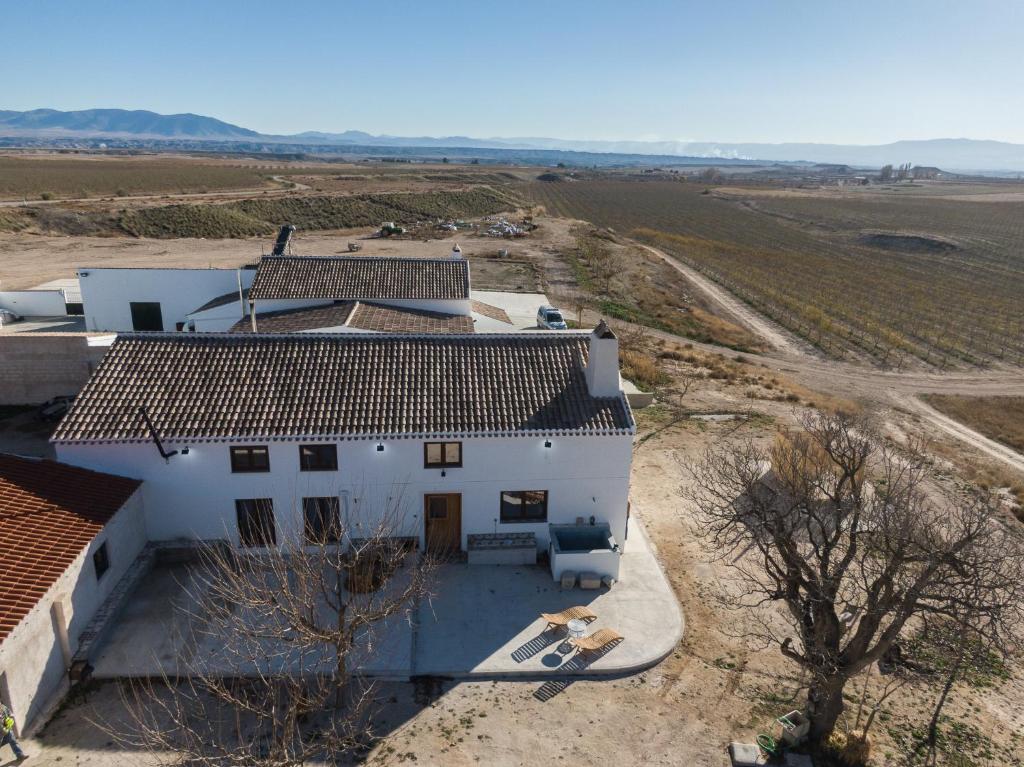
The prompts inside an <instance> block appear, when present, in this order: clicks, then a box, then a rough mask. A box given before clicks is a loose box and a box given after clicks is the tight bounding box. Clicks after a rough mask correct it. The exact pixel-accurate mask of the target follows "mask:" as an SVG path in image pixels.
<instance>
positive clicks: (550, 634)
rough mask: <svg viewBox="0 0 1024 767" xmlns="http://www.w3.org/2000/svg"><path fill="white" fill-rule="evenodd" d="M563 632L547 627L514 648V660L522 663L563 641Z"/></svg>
mask: <svg viewBox="0 0 1024 767" xmlns="http://www.w3.org/2000/svg"><path fill="white" fill-rule="evenodd" d="M561 633H562V632H561V631H559V630H558V629H545V630H544V631H542V632H540V633H539V634H538V635H537V636H535V637H534V638H533V639H530V640H529V641H527V642H525V643H524V644H521V645H520V646H519V647H517V648H516V649H515V650H513V651H512V660H514V661H515V662H516V663H522V662H523V661H525V660H529V659H530V658H532V657H533V656H534V655H537V654H538V653H541V652H543V651H544V650H546V649H547V648H548V647H550V646H551V645H552V644H554V643H555V642H558V641H561V640H562V639H563V637H561V636H560V635H561ZM545 665H547V664H545Z"/></svg>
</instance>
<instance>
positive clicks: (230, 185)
mask: <svg viewBox="0 0 1024 767" xmlns="http://www.w3.org/2000/svg"><path fill="white" fill-rule="evenodd" d="M272 186H275V185H274V184H273V183H272V182H271V181H270V177H269V174H268V173H266V172H264V171H261V170H260V169H259V168H257V167H254V166H249V165H244V164H240V163H226V162H218V161H214V160H207V161H203V160H199V159H195V158H190V157H182V156H177V155H175V156H152V157H96V156H68V155H27V156H15V155H0V200H20V199H29V200H38V199H41V198H43V197H44V196H45V198H47V199H49V198H53V199H59V198H62V197H64V198H83V197H104V196H129V195H141V194H160V193H172V194H185V193H202V192H213V191H224V190H231V189H258V188H261V187H267V188H270V187H272Z"/></svg>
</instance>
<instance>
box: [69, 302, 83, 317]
mask: <svg viewBox="0 0 1024 767" xmlns="http://www.w3.org/2000/svg"><path fill="white" fill-rule="evenodd" d="M64 312H65V313H66V314H67V315H68V316H69V317H80V316H81V315H83V314H85V304H83V303H81V302H80V301H71V302H65V304H64Z"/></svg>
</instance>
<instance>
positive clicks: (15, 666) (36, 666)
mask: <svg viewBox="0 0 1024 767" xmlns="http://www.w3.org/2000/svg"><path fill="white" fill-rule="evenodd" d="M104 541H106V542H107V551H108V553H109V556H110V568H109V569H108V570H107V571H106V573H104V575H103V577H102V578H100V579H99V580H98V581H97V579H96V571H95V569H94V567H93V561H92V555H93V552H94V551H95V550H96V549H97V548H99V546H100V545H102V544H103V542H104ZM145 545H146V529H145V519H144V512H143V494H142V490H141V488H140V489H139V490H136V491H135V493H134V494H133V495H132V496H131V498H129V499H128V501H127V502H126V503H125V504H124V506H122V507H121V509H120V511H118V512H117V514H115V515H114V517H113V518H112V519H111V520H110V522H108V523H107V525H106V526H105V527H104V528H103V530H102V531H101V532H100V533H99V535H97V536H96V538H95V539H93V541H92V543H91V544H90V545H89V546H88V547H87V548H86V549H85V550H84V551H82V552H81V553H80V554H79V555H78V557H77V558H76V559H75V561H74V562H73V563H72V564H71V566H69V567H68V568H67V570H65V572H64V575H62V576H61V577H60V579H59V580H58V581H57V582H56V583H55V584H54V585H53V586H52V587H51V588H50V589H49V591H47V592H46V595H45V596H44V597H43V598H42V599H41V600H40V601H39V603H38V604H37V605H36V606H35V607H34V608H33V609H32V611H31V612H30V613H29V614H28V615H27V616H26V617H25V618H24V619H22V621H21V623H19V624H18V625H17V626H16V627H15V629H14V631H12V632H11V634H10V636H8V637H7V639H5V640H4V642H3V644H0V672H2V673H3V674H5V675H6V677H7V689H8V692H9V694H10V697H11V700H10V702H11V705H12V707H13V710H14V718H15V720H16V721H17V724H18V727H19V728H20V731H21V732H25V731H26V730H27V729H31V728H33V726H34V725H37V724H41V722H37V721H35V720H36V719H37V717H39V715H40V714H43V713H45V712H46V710H47V709H48V708H49V706H50V705H51V704H52V703H54V702H55V700H56V698H57V697H58V696H59V695H63V693H64V691H65V689H66V685H67V667H66V665H65V659H64V654H63V651H62V650H61V646H60V640H59V639H58V634H57V630H56V626H55V619H54V617H53V605H54V603H57V602H59V603H61V604H62V605H63V610H64V617H65V620H66V624H67V630H68V636H69V639H70V642H71V653H72V654H74V652H75V651H76V650H77V649H78V637H79V635H80V634H81V633H82V631H83V630H84V629H85V627H86V625H87V624H88V623H89V621H90V620H91V619H92V617H93V615H94V614H95V612H96V610H97V608H98V607H99V606H100V605H101V604H103V601H104V600H105V599H106V598H107V596H109V594H110V592H111V590H113V588H114V586H115V585H117V582H118V581H119V580H120V579H121V577H122V576H123V575H124V574H125V572H126V571H127V569H128V568H129V567H130V566H131V564H132V562H134V561H135V558H136V557H137V556H138V555H139V552H141V551H142V548H143V547H144V546H145Z"/></svg>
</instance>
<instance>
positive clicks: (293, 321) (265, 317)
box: [229, 301, 356, 333]
mask: <svg viewBox="0 0 1024 767" xmlns="http://www.w3.org/2000/svg"><path fill="white" fill-rule="evenodd" d="M355 307H356V302H355V301H344V302H342V303H338V304H328V305H327V306H304V307H302V308H301V309H282V310H281V311H278V312H256V330H257V331H258V332H260V333H298V332H301V331H304V330H316V329H318V328H332V327H337V326H339V325H344V324H345V323H346V322H348V318H349V317H350V316H352V310H353V309H354V308H355ZM229 332H231V333H251V332H252V319H251V318H250V317H244V318H242V319H240V320H239V321H238V322H236V323H235V324H234V325H232V326H231V328H230V330H229Z"/></svg>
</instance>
